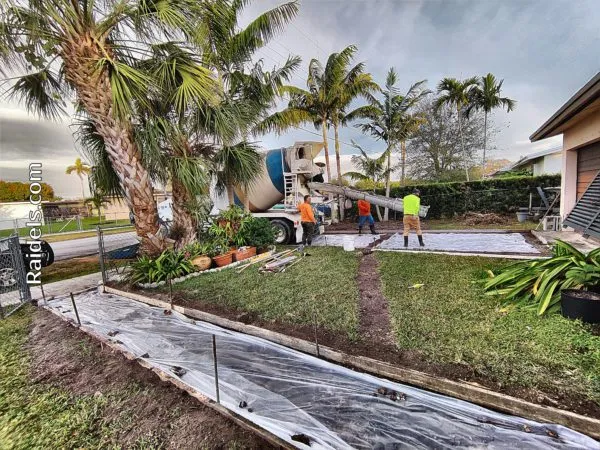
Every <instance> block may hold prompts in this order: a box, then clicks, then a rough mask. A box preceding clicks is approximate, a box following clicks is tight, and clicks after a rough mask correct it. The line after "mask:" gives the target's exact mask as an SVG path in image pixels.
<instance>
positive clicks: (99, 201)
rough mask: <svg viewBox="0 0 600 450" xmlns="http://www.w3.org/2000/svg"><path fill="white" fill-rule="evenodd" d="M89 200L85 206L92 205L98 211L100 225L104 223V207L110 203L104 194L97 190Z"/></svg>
mask: <svg viewBox="0 0 600 450" xmlns="http://www.w3.org/2000/svg"><path fill="white" fill-rule="evenodd" d="M93 194H94V195H92V196H91V197H89V198H86V199H85V201H84V204H86V205H91V206H92V207H93V208H96V211H98V224H100V223H102V207H103V206H104V205H106V204H107V203H108V202H107V201H106V199H105V198H104V195H102V192H100V191H98V190H96V191H95V192H94V193H93Z"/></svg>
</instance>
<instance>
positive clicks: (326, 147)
mask: <svg viewBox="0 0 600 450" xmlns="http://www.w3.org/2000/svg"><path fill="white" fill-rule="evenodd" d="M321 129H322V130H323V150H324V151H325V170H326V171H327V182H328V183H331V166H330V165H329V144H328V143H327V120H326V119H323V121H322V122H321Z"/></svg>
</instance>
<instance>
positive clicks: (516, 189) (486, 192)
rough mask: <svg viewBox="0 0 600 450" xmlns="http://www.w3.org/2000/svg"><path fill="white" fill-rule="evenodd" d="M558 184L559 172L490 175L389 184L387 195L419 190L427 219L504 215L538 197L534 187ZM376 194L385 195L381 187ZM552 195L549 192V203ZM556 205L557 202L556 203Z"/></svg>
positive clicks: (395, 195) (399, 196)
mask: <svg viewBox="0 0 600 450" xmlns="http://www.w3.org/2000/svg"><path fill="white" fill-rule="evenodd" d="M538 186H540V187H542V188H545V187H555V186H560V175H544V176H539V177H513V178H500V179H497V178H492V179H487V180H480V181H471V182H468V183H467V182H455V183H435V184H423V185H412V186H404V187H400V186H397V185H395V186H392V188H391V192H390V195H391V196H392V197H396V198H401V197H404V196H405V195H408V194H410V193H411V192H412V190H413V189H414V188H418V189H419V190H420V191H421V203H422V204H423V205H428V206H429V207H430V208H429V213H428V214H427V217H428V218H430V219H439V218H442V217H454V216H456V215H462V214H464V213H466V212H484V213H488V212H489V213H499V214H506V213H510V212H515V211H517V210H518V209H519V207H522V206H527V205H528V204H529V194H530V193H531V192H533V193H534V199H535V198H539V197H538V196H537V193H536V191H535V189H536V187H538ZM377 194H379V195H385V190H384V189H378V190H377ZM552 200H553V195H549V201H550V202H552ZM557 206H558V205H557Z"/></svg>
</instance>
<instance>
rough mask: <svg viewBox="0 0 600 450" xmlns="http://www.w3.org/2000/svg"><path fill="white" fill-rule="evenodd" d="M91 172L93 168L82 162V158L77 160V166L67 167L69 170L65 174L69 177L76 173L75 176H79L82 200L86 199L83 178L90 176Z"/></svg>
mask: <svg viewBox="0 0 600 450" xmlns="http://www.w3.org/2000/svg"><path fill="white" fill-rule="evenodd" d="M90 171H91V167H90V166H89V165H88V164H86V163H84V162H83V161H81V158H77V159H76V160H75V164H71V165H70V166H67V170H66V171H65V173H66V174H67V175H71V174H72V173H74V174H75V175H77V176H78V177H79V181H81V198H82V199H85V191H84V190H83V176H84V175H88V174H89V173H90Z"/></svg>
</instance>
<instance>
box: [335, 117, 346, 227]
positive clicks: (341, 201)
mask: <svg viewBox="0 0 600 450" xmlns="http://www.w3.org/2000/svg"><path fill="white" fill-rule="evenodd" d="M333 134H334V137H335V166H336V170H337V181H338V185H339V186H341V185H342V161H341V156H340V137H339V135H338V123H337V122H333ZM338 203H339V205H340V220H344V197H343V196H341V195H340V196H339V198H338Z"/></svg>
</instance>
